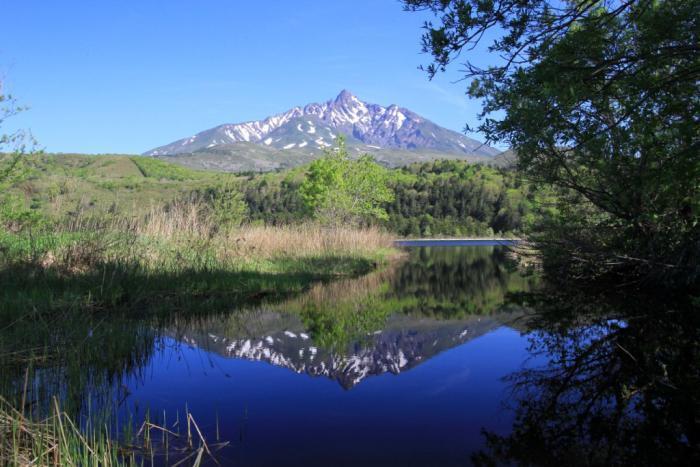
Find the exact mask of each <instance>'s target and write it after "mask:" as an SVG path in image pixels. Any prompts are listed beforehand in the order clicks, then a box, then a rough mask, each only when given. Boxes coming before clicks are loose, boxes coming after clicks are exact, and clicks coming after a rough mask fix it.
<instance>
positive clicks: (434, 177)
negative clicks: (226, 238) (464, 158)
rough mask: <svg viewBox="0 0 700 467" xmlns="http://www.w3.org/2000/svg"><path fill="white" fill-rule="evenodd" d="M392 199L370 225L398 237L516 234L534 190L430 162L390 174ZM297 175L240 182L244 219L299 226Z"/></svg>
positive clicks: (504, 177) (507, 175)
mask: <svg viewBox="0 0 700 467" xmlns="http://www.w3.org/2000/svg"><path fill="white" fill-rule="evenodd" d="M390 180H391V181H390V185H391V188H392V190H393V192H394V194H395V196H394V200H393V201H391V202H388V203H384V204H383V205H382V206H381V207H382V209H383V210H385V211H386V212H387V214H388V219H385V220H376V221H375V223H379V224H380V225H382V226H384V227H387V228H388V229H389V230H391V231H393V232H396V233H397V234H400V235H403V236H415V237H420V236H435V235H437V236H440V235H463V236H466V235H471V236H475V235H478V236H491V235H494V234H505V233H518V232H520V231H522V230H523V225H524V224H525V223H531V222H532V220H533V218H534V212H533V208H532V206H533V204H534V199H535V195H536V192H535V190H534V188H533V187H532V186H530V185H528V184H523V183H521V181H520V180H519V178H518V177H517V176H516V173H515V172H514V171H512V170H505V169H495V168H491V167H485V166H480V165H475V164H468V163H465V162H460V161H448V160H445V161H434V162H426V163H423V164H414V165H411V166H409V167H405V168H402V169H397V170H395V171H392V173H391V177H390ZM302 183H303V178H300V177H293V176H292V177H285V178H281V179H280V178H279V177H270V176H261V177H251V178H249V180H247V181H246V182H245V183H244V184H243V193H244V198H245V201H246V204H247V205H248V212H249V216H250V220H251V221H253V222H256V221H257V222H264V223H265V224H269V225H281V224H286V223H290V222H292V223H294V222H301V221H303V220H305V219H307V218H309V217H311V215H312V213H311V212H310V211H309V210H308V208H307V204H306V203H305V202H304V200H303V198H302V196H301V194H300V191H299V189H300V187H301V185H302Z"/></svg>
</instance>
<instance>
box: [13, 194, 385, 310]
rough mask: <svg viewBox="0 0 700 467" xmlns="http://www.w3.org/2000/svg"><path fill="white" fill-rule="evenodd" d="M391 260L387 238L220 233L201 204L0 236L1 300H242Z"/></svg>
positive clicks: (43, 303) (319, 231)
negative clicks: (388, 258)
mask: <svg viewBox="0 0 700 467" xmlns="http://www.w3.org/2000/svg"><path fill="white" fill-rule="evenodd" d="M391 254H392V250H391V237H390V236H389V235H388V234H386V233H383V232H382V231H379V230H376V229H364V230H354V229H344V228H334V229H326V228H323V227H320V226H317V225H313V224H307V225H298V226H287V227H274V228H273V227H262V226H260V227H250V226H249V227H241V228H235V229H221V228H220V227H219V226H217V225H216V224H215V223H214V221H213V220H212V218H211V217H210V216H208V214H207V212H206V209H205V208H204V207H203V206H202V205H199V204H197V203H175V204H172V205H170V206H169V207H168V208H167V209H165V208H159V209H152V210H151V211H149V212H148V213H147V214H146V215H144V216H142V217H140V218H126V217H99V218H96V217H79V218H77V219H73V220H71V221H70V222H68V223H65V224H60V225H53V226H52V227H51V229H46V228H44V229H39V230H35V231H32V230H31V229H30V230H28V231H22V232H19V233H12V232H8V231H5V232H4V233H0V266H1V268H0V278H2V281H3V284H6V286H5V287H3V290H2V291H0V295H1V296H2V300H3V303H4V304H5V306H6V307H8V308H14V309H22V308H26V307H32V308H39V309H44V310H50V309H56V308H62V307H71V306H81V307H84V308H85V307H92V308H100V309H104V308H114V307H118V306H119V307H133V306H136V305H138V306H145V305H149V304H152V303H160V304H163V303H165V302H167V303H168V304H169V305H173V304H174V303H176V302H177V301H178V300H179V299H187V298H190V299H192V298H195V299H197V300H198V301H200V302H201V301H202V300H205V301H206V300H207V299H212V298H216V296H220V297H225V298H226V299H227V300H229V301H230V300H231V299H238V300H241V301H243V300H248V299H251V298H260V297H262V296H269V295H283V294H288V293H294V292H298V291H301V290H303V289H304V288H306V287H308V286H309V285H310V284H311V283H312V282H314V281H319V280H328V279H332V278H333V277H337V276H354V275H358V274H362V273H366V272H369V271H371V270H372V269H374V268H376V267H377V266H378V265H379V264H380V263H382V262H384V261H385V260H386V258H387V257H388V256H389V255H391Z"/></svg>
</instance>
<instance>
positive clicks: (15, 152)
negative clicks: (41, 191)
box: [0, 81, 34, 189]
mask: <svg viewBox="0 0 700 467" xmlns="http://www.w3.org/2000/svg"><path fill="white" fill-rule="evenodd" d="M23 110H24V108H23V107H19V106H18V105H17V101H16V100H15V98H14V97H12V95H10V94H5V93H4V91H3V83H2V81H0V189H2V188H5V187H6V186H7V185H9V184H11V183H13V182H15V181H17V180H18V179H19V178H20V177H21V176H22V175H23V174H24V170H23V167H22V164H21V162H22V156H24V155H25V154H26V153H27V152H32V148H31V146H32V145H33V143H34V140H33V139H32V137H31V135H29V134H28V133H26V132H25V131H21V130H17V131H14V132H10V133H4V132H3V131H2V128H3V124H4V123H5V121H6V120H7V119H8V118H10V117H13V116H15V115H17V114H18V113H19V112H21V111H23Z"/></svg>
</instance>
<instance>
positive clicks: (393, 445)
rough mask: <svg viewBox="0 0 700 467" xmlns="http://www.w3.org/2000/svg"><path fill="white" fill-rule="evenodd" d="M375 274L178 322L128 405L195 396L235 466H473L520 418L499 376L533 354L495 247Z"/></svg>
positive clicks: (426, 251) (222, 455)
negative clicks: (487, 442)
mask: <svg viewBox="0 0 700 467" xmlns="http://www.w3.org/2000/svg"><path fill="white" fill-rule="evenodd" d="M407 252H408V255H409V257H408V258H406V259H405V260H404V261H402V262H399V264H397V265H395V266H393V267H390V268H388V269H387V270H383V271H379V272H376V273H373V274H370V275H368V276H365V277H362V278H358V279H353V280H343V281H340V282H334V283H331V284H326V285H318V286H316V287H314V288H313V289H312V290H310V291H309V292H308V293H306V294H305V295H303V296H301V297H296V298H294V299H291V300H289V301H287V302H284V303H278V304H271V305H263V306H260V307H259V308H257V309H253V310H245V311H243V312H239V313H235V314H232V315H231V316H226V317H217V318H215V319H211V320H207V321H205V322H200V323H197V324H196V325H188V326H185V327H183V328H179V329H172V330H171V331H170V333H169V335H167V336H166V337H164V338H163V339H161V340H160V341H159V350H158V351H157V352H156V353H155V354H154V355H153V357H152V358H151V359H150V360H149V362H148V364H147V365H146V366H145V367H144V369H143V371H142V372H140V373H139V375H138V376H135V377H131V378H128V379H127V380H126V381H125V382H124V383H123V384H124V385H125V386H126V387H127V388H128V393H129V396H128V398H127V405H128V406H129V408H130V409H131V411H133V410H134V409H137V408H141V409H143V408H144V407H149V408H150V409H151V410H152V411H153V412H155V413H160V412H162V411H163V410H165V411H166V412H168V413H171V414H174V413H175V412H176V411H177V410H178V409H179V410H182V409H183V407H184V403H185V402H187V404H188V409H189V410H190V411H191V412H192V413H193V415H194V416H195V418H196V419H197V420H198V422H199V423H200V425H201V426H202V428H203V429H204V430H205V431H207V432H208V434H209V435H210V436H209V437H210V438H213V437H214V436H212V432H213V431H214V430H215V429H216V424H217V420H218V430H219V437H220V438H221V439H225V440H229V441H231V444H230V445H229V446H228V447H227V448H225V449H223V450H222V451H220V452H219V453H218V454H217V457H218V458H219V460H220V461H224V460H225V461H226V462H230V463H235V465H464V464H465V463H468V462H469V461H470V456H471V454H472V453H473V452H475V451H476V450H478V449H479V448H481V447H482V445H483V442H484V437H483V436H482V434H481V431H482V430H484V429H486V430H489V431H493V432H496V433H507V432H508V431H509V429H510V426H511V425H512V422H513V415H512V413H510V412H509V411H508V410H506V409H505V408H504V406H503V401H504V399H506V398H507V397H508V392H507V386H506V384H505V382H504V381H503V380H502V378H503V376H505V375H507V374H509V373H511V372H513V371H517V370H519V369H521V368H523V365H526V364H528V363H531V361H529V360H528V354H527V346H528V344H527V339H526V337H524V336H523V335H522V332H521V331H519V330H518V323H519V322H520V320H521V319H522V318H523V315H524V313H523V311H522V309H521V308H519V307H508V306H505V305H504V302H505V297H506V295H507V294H508V293H510V292H518V291H528V290H530V289H531V288H532V287H533V285H534V283H535V278H534V277H523V276H521V275H520V274H519V273H517V272H516V271H514V270H513V269H512V268H510V267H509V266H508V264H507V262H508V261H507V258H506V254H505V253H506V252H505V250H504V249H502V248H500V247H494V246H491V245H489V246H470V247H450V248H435V247H434V248H417V249H410V250H407Z"/></svg>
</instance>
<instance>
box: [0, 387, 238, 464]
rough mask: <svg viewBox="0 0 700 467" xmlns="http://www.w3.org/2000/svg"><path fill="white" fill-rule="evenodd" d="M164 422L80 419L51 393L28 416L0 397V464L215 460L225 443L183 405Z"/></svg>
mask: <svg viewBox="0 0 700 467" xmlns="http://www.w3.org/2000/svg"><path fill="white" fill-rule="evenodd" d="M183 418H184V422H183V423H182V427H181V426H180V417H179V415H178V417H177V418H176V419H175V423H172V424H171V425H167V424H166V423H165V420H164V419H163V420H161V423H154V422H153V421H151V419H150V414H149V413H146V415H145V417H144V419H143V421H142V422H141V424H140V426H139V428H138V429H134V425H133V424H132V423H128V424H127V425H126V426H123V427H122V428H121V433H118V434H116V433H115V425H114V424H113V423H112V421H111V419H109V418H98V417H94V418H91V419H89V420H88V421H87V422H86V423H83V424H82V425H81V423H80V422H77V421H75V420H74V419H73V418H72V417H71V416H70V415H69V414H68V413H67V412H65V411H63V410H62V409H61V407H60V405H59V402H58V399H56V398H54V399H53V403H52V408H51V412H50V414H49V415H48V416H46V417H43V418H39V419H36V418H33V417H29V416H26V415H25V414H24V413H23V411H20V410H17V409H16V408H15V407H14V406H13V405H12V404H10V403H8V402H7V401H6V400H5V399H3V398H1V397H0V465H12V466H20V465H21V466H25V465H26V466H28V465H35V466H47V467H48V466H84V467H87V466H101V467H112V466H122V465H183V464H185V465H192V466H199V465H201V463H202V462H203V461H204V460H213V461H214V463H216V464H218V462H217V460H216V452H217V451H218V450H220V449H221V448H223V447H225V446H227V445H228V444H229V443H228V442H227V441H223V442H222V441H221V440H219V439H218V438H217V439H216V440H215V442H208V441H207V439H205V437H204V435H203V434H202V432H201V430H200V428H199V425H198V424H197V421H196V420H195V418H194V416H193V415H192V414H191V413H190V412H188V411H187V410H185V412H184V417H183Z"/></svg>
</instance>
